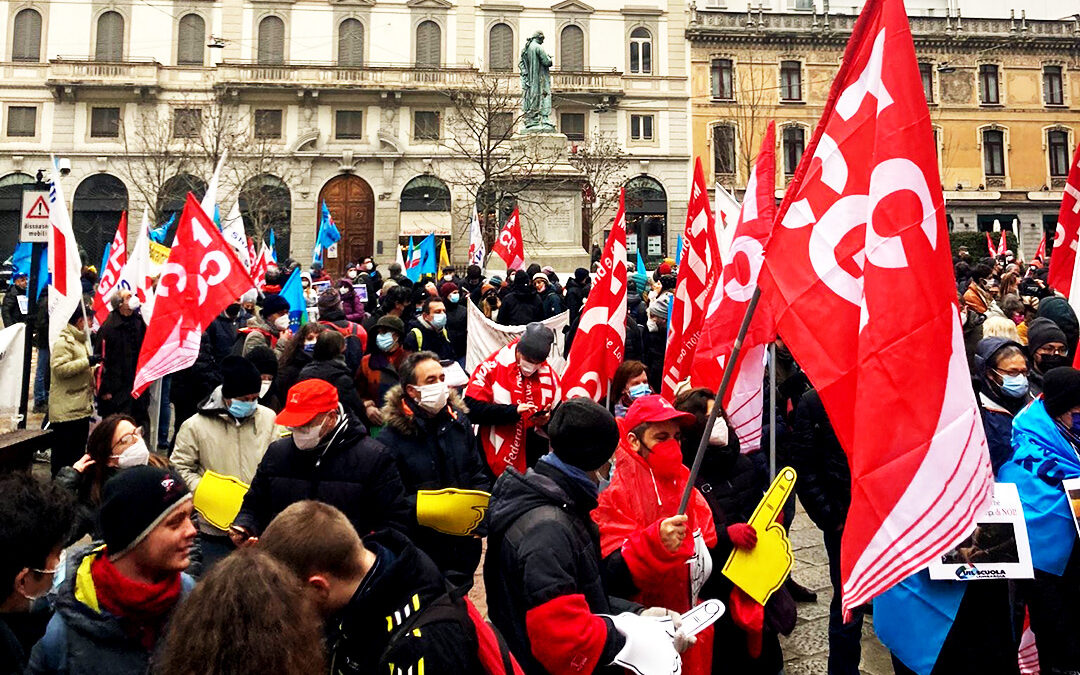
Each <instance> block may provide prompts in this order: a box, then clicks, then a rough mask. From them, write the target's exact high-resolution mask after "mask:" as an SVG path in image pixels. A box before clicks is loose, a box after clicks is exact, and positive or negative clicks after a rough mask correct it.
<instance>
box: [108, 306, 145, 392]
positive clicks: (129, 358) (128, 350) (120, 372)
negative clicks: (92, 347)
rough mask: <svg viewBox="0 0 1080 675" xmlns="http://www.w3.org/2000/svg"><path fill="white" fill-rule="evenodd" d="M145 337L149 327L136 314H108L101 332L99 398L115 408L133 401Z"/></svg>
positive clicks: (118, 312)
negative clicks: (106, 396)
mask: <svg viewBox="0 0 1080 675" xmlns="http://www.w3.org/2000/svg"><path fill="white" fill-rule="evenodd" d="M145 335H146V323H145V322H144V321H143V318H142V315H140V314H139V313H138V312H134V313H132V314H130V315H128V316H124V315H123V314H121V313H120V311H115V312H112V313H110V314H109V318H108V319H105V323H104V324H103V325H102V326H101V329H100V330H99V331H98V351H99V352H100V356H101V359H102V360H101V385H100V386H99V388H98V396H102V397H104V396H105V395H106V394H108V395H109V396H110V398H111V399H115V400H112V401H111V403H112V404H113V405H114V406H120V405H122V404H123V402H125V401H127V400H128V399H129V398H130V397H131V389H132V385H133V384H134V383H135V372H136V370H137V366H138V363H139V349H140V348H141V347H142V341H143V337H144V336H145Z"/></svg>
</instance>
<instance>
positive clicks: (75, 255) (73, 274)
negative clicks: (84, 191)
mask: <svg viewBox="0 0 1080 675" xmlns="http://www.w3.org/2000/svg"><path fill="white" fill-rule="evenodd" d="M59 178H60V171H59V170H58V169H57V168H56V160H55V159H54V160H53V171H52V186H51V187H50V188H49V272H50V273H51V274H52V284H50V285H49V345H53V344H55V343H56V339H57V338H58V337H59V336H60V331H61V330H63V329H64V326H66V325H67V323H68V319H70V318H71V316H72V315H73V314H74V313H75V310H77V309H79V306H80V304H81V303H82V279H81V278H80V273H81V270H82V260H80V259H79V246H78V244H76V243H75V231H74V230H72V228H71V217H70V216H69V215H68V210H67V203H66V202H65V201H64V188H63V187H62V186H61V185H60V180H59ZM87 328H89V326H87Z"/></svg>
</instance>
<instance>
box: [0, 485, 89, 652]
mask: <svg viewBox="0 0 1080 675" xmlns="http://www.w3.org/2000/svg"><path fill="white" fill-rule="evenodd" d="M73 517H74V500H73V499H72V498H71V496H70V495H68V494H67V493H65V492H64V491H63V490H61V489H59V488H58V487H57V486H54V485H49V484H48V483H40V482H38V481H37V480H35V479H34V478H33V477H31V476H30V475H28V474H24V473H15V474H11V475H8V476H5V477H3V478H0V574H2V576H0V669H3V670H4V671H5V672H13V673H21V672H23V671H24V670H25V669H26V663H27V660H28V658H29V655H30V650H31V648H33V646H34V643H35V642H37V641H38V640H39V639H41V636H42V635H44V634H45V626H46V624H48V622H49V619H50V617H51V616H52V607H51V606H50V604H49V603H48V602H47V601H46V600H45V599H44V596H45V595H46V593H48V592H49V589H50V588H52V585H53V578H54V576H55V574H56V568H57V567H58V566H59V565H60V554H61V551H62V549H63V548H64V545H65V544H67V541H68V533H69V530H70V529H71V524H72V518H73Z"/></svg>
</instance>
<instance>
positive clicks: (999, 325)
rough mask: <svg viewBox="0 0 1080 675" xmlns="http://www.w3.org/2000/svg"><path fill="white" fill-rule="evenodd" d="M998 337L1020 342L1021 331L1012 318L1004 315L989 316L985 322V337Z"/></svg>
mask: <svg viewBox="0 0 1080 675" xmlns="http://www.w3.org/2000/svg"><path fill="white" fill-rule="evenodd" d="M990 337H998V338H1004V339H1006V340H1009V341H1011V342H1016V343H1019V342H1020V333H1019V331H1017V330H1016V324H1015V323H1013V321H1012V319H1006V318H1005V317H1003V316H997V315H994V316H988V317H986V321H984V322H983V338H990Z"/></svg>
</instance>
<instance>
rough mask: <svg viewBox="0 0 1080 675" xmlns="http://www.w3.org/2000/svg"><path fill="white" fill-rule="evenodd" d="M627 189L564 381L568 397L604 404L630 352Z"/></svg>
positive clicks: (564, 373) (621, 196)
mask: <svg viewBox="0 0 1080 675" xmlns="http://www.w3.org/2000/svg"><path fill="white" fill-rule="evenodd" d="M625 198H626V193H625V190H624V191H622V192H620V194H619V211H618V213H616V214H615V225H614V226H612V228H611V234H609V235H608V239H607V243H606V244H604V255H603V257H602V258H600V268H599V269H598V270H597V272H596V279H595V280H593V285H592V290H591V291H590V292H589V298H588V299H587V300H586V301H585V306H584V307H583V308H582V310H581V318H580V319H579V320H578V329H577V335H575V337H574V343H573V345H571V347H570V353H569V354H568V355H567V357H566V370H565V371H564V372H563V376H562V386H563V391H565V392H566V398H568V399H569V398H574V397H576V396H585V397H588V398H591V399H592V400H594V401H600V399H602V398H603V397H604V395H605V394H606V393H607V388H608V385H609V384H610V382H611V378H613V377H615V369H616V368H618V367H619V364H620V363H622V361H623V353H624V350H625V349H626V208H625Z"/></svg>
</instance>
